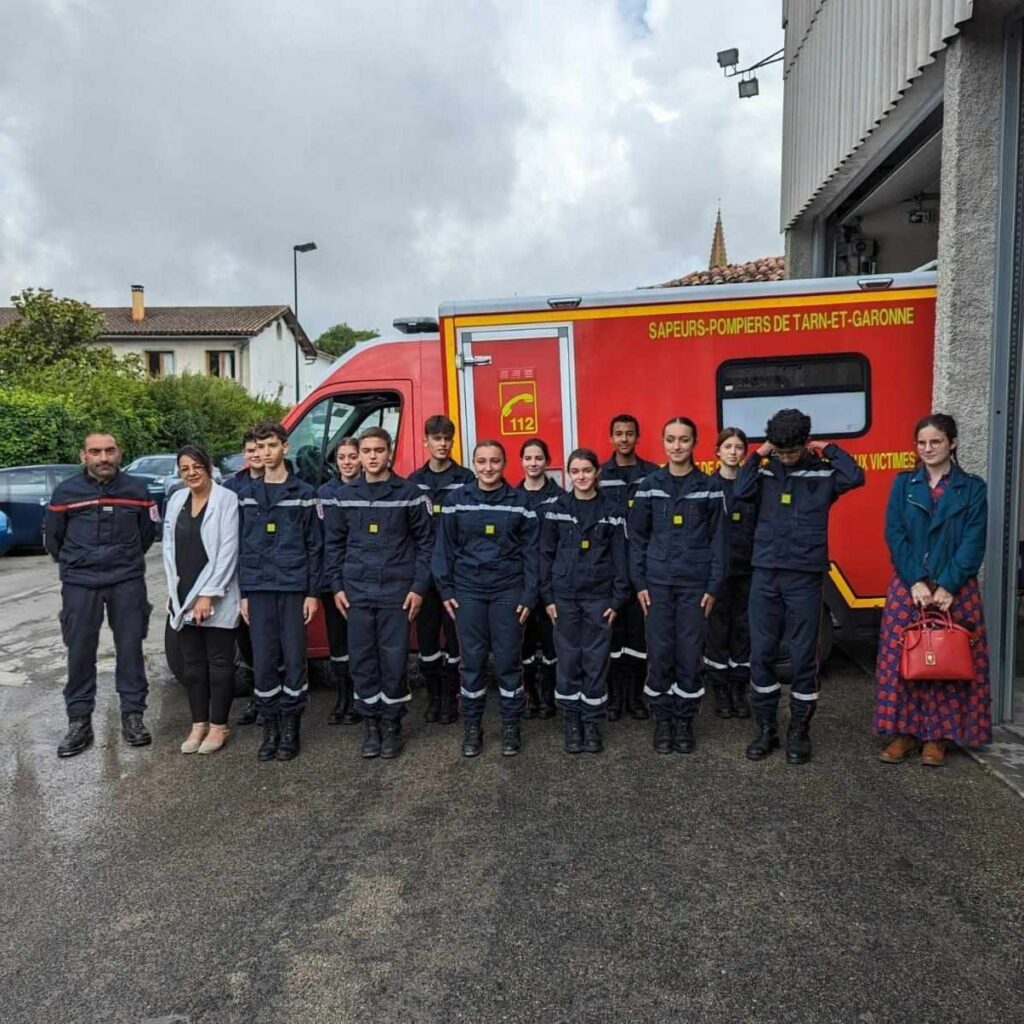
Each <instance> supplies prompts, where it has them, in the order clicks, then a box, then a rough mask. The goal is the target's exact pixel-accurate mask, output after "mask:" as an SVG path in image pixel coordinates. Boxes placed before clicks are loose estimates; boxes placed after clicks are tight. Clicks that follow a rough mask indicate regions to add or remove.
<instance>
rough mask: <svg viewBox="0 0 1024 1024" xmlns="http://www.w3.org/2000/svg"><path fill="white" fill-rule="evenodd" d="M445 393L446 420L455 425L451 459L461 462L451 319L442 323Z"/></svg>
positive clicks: (460, 438) (457, 393)
mask: <svg viewBox="0 0 1024 1024" xmlns="http://www.w3.org/2000/svg"><path fill="white" fill-rule="evenodd" d="M444 372H445V392H446V393H447V396H448V418H449V419H450V420H451V421H452V422H453V423H454V424H455V444H453V445H452V458H453V459H454V460H455V461H456V462H459V463H461V462H462V432H461V431H460V430H459V381H458V377H457V376H456V369H455V325H454V324H453V323H452V321H451V318H450V317H449V318H447V319H445V321H444Z"/></svg>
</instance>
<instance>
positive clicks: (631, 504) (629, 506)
mask: <svg viewBox="0 0 1024 1024" xmlns="http://www.w3.org/2000/svg"><path fill="white" fill-rule="evenodd" d="M626 507H627V508H632V507H633V499H632V498H630V499H629V501H627V502H626Z"/></svg>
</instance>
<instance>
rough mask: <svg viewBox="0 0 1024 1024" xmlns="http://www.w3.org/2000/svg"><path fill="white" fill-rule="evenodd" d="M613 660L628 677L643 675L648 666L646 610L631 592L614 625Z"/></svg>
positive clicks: (632, 591) (614, 664) (634, 592)
mask: <svg viewBox="0 0 1024 1024" xmlns="http://www.w3.org/2000/svg"><path fill="white" fill-rule="evenodd" d="M611 659H612V664H613V666H615V667H617V668H618V669H619V671H620V672H622V673H623V674H624V675H625V676H626V677H631V676H633V675H643V674H645V672H646V666H647V632H646V621H645V619H644V610H643V609H642V608H641V607H640V602H639V601H638V600H637V599H636V591H634V590H631V591H630V592H629V597H628V598H626V602H625V604H623V606H622V610H621V611H620V612H619V614H618V615H617V616H616V617H615V622H614V623H613V624H612V649H611Z"/></svg>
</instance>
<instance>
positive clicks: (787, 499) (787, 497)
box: [780, 494, 793, 505]
mask: <svg viewBox="0 0 1024 1024" xmlns="http://www.w3.org/2000/svg"><path fill="white" fill-rule="evenodd" d="M780 500H781V501H782V504H783V505H792V504H793V495H792V494H783V495H781V497H780Z"/></svg>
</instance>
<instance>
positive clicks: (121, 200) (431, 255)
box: [0, 0, 782, 334]
mask: <svg viewBox="0 0 1024 1024" xmlns="http://www.w3.org/2000/svg"><path fill="white" fill-rule="evenodd" d="M9 3H13V8H14V10H13V12H11V15H12V16H11V17H9V18H8V19H7V21H8V24H13V25H14V26H16V27H15V31H14V38H13V39H9V40H8V46H7V47H5V57H6V56H7V55H8V54H9V55H10V59H9V60H6V61H5V64H4V66H3V67H2V68H0V109H3V110H6V111H13V112H16V113H17V116H16V117H14V116H9V117H8V118H7V119H6V120H4V121H2V122H0V191H2V194H3V203H2V204H0V287H6V289H7V292H6V293H5V294H9V293H10V292H11V291H13V290H16V289H18V288H21V287H23V286H27V285H38V286H49V287H53V288H55V289H56V290H57V291H58V292H59V293H61V294H67V295H74V296H78V297H81V298H84V299H87V300H89V301H92V302H94V303H96V304H123V305H126V304H127V303H128V298H129V297H128V286H129V284H131V283H133V282H142V283H144V284H145V285H146V288H147V301H148V302H149V304H150V305H163V304H167V305H169V304H189V303H196V304H200V303H217V302H224V303H269V302H290V301H291V292H292V287H291V284H292V281H291V246H292V244H293V243H295V242H302V241H306V240H307V239H315V240H316V241H317V243H318V245H319V249H318V251H317V252H315V253H310V254H308V255H306V256H303V257H300V259H301V261H302V262H301V271H300V273H301V295H300V312H301V315H302V319H303V322H304V323H305V325H306V326H307V328H308V329H309V330H310V331H311V332H312V333H314V334H315V333H319V331H320V330H322V329H324V328H326V327H327V326H329V325H330V324H332V323H334V322H337V321H339V320H347V321H349V322H350V323H352V324H354V325H357V326H375V327H378V328H381V327H386V326H387V325H388V324H389V322H390V320H391V318H392V317H393V316H396V315H403V314H410V313H429V312H431V311H433V310H436V308H437V306H438V304H439V303H440V302H441V301H444V300H447V299H454V298H473V297H486V296H495V295H507V294H511V293H513V292H516V293H519V294H524V293H528V292H539V293H543V292H557V291H565V290H568V289H577V290H578V289H583V290H587V291H594V290H600V289H604V288H626V287H632V286H635V285H639V284H651V283H654V282H656V281H660V280H664V279H666V278H669V277H673V276H676V275H679V274H682V273H685V272H687V271H689V270H692V269H696V268H698V267H700V266H702V265H705V264H706V260H707V252H708V248H709V246H710V238H711V227H712V224H713V220H714V212H715V207H716V204H717V202H718V200H719V198H720V199H721V202H722V208H723V216H724V219H725V226H726V235H727V241H728V244H729V253H730V256H731V257H732V258H733V259H746V258H753V257H756V256H760V255H768V254H771V253H776V252H780V251H781V239H780V237H779V235H778V229H777V220H778V215H777V210H778V167H779V135H780V131H781V91H782V90H781V83H780V81H779V70H778V67H774V68H768V69H766V70H765V72H763V73H762V75H761V83H762V90H761V91H762V95H761V96H760V97H759V98H758V99H756V100H744V101H742V102H741V101H739V100H738V99H737V98H736V89H735V83H734V82H726V81H723V79H722V77H721V74H720V72H719V71H718V69H717V67H716V65H715V61H714V56H715V52H716V51H717V50H719V49H723V48H725V47H726V46H731V45H738V46H739V47H740V49H741V55H742V56H743V57H744V58H749V59H750V60H753V59H756V58H757V57H760V56H763V55H764V54H765V53H767V52H769V51H770V50H773V49H775V48H777V46H778V45H780V43H781V29H780V27H779V20H780V19H779V12H778V10H777V5H774V4H765V3H764V2H763V0H730V2H728V3H723V4H719V5H704V4H698V3H695V2H687V3H683V2H678V0H676V2H670V0H651V2H649V3H646V4H645V3H644V2H643V0H547V2H541V0H521V2H518V3H516V4H509V3H505V2H499V0H492V2H491V3H479V2H447V3H441V2H434V3H420V2H415V0H405V2H392V3H382V4H372V5H371V4H365V3H353V2H339V0H335V2H328V0H296V2H295V3H293V4H290V5H283V4H279V3H276V2H274V0H222V2H220V3H217V4H206V3H200V2H199V0H183V2H180V3H176V4H170V5H162V6H160V7H157V6H155V5H140V4H138V3H136V2H133V0H94V2H92V3H90V4H88V5H85V4H83V3H81V2H79V0H49V2H48V3H47V4H43V5H40V4H39V3H37V2H35V0H9Z"/></svg>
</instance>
